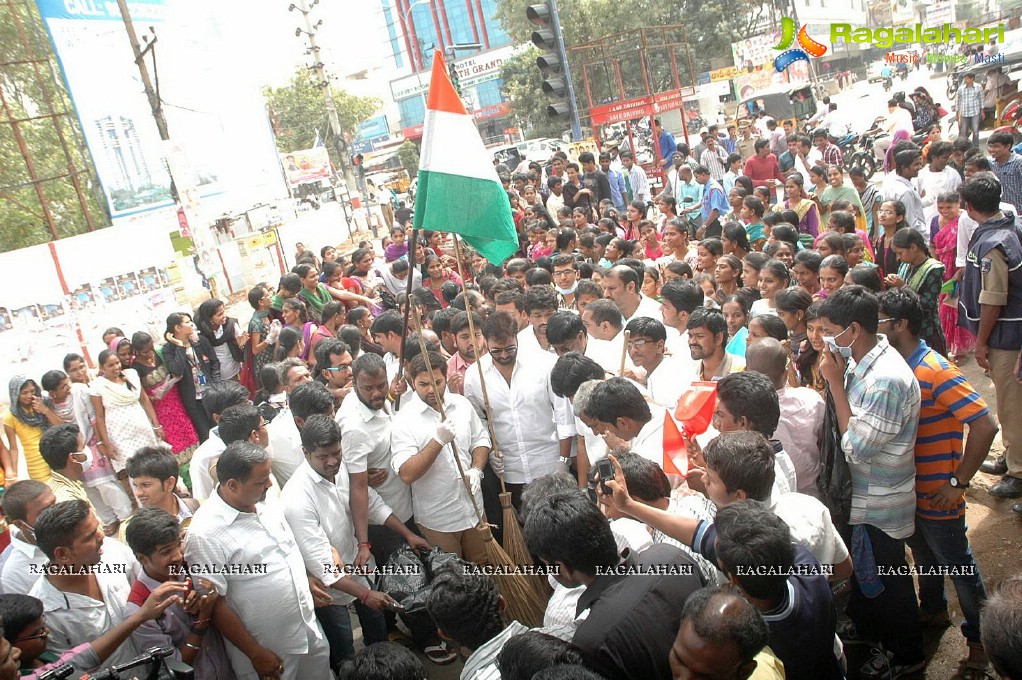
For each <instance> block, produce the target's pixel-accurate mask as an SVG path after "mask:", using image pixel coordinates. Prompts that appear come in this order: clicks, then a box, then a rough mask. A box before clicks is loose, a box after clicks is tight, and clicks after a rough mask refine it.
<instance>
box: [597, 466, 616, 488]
mask: <svg viewBox="0 0 1022 680" xmlns="http://www.w3.org/2000/svg"><path fill="white" fill-rule="evenodd" d="M596 472H597V474H599V475H600V490H601V491H602V492H603V493H604V494H605V495H607V496H610V495H611V494H613V493H614V491H613V489H611V488H610V487H609V486H607V480H608V479H614V464H613V463H611V462H610V459H608V458H604V459H603V460H601V461H597V463H596Z"/></svg>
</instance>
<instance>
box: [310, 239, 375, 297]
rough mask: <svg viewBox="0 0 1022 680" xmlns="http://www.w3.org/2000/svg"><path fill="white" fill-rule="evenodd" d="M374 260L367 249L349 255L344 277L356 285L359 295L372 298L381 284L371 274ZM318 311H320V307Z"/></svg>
mask: <svg viewBox="0 0 1022 680" xmlns="http://www.w3.org/2000/svg"><path fill="white" fill-rule="evenodd" d="M375 260H376V257H375V254H374V253H373V251H372V250H371V249H369V248H359V249H358V250H356V251H355V252H353V253H352V254H351V265H350V266H349V267H348V271H347V272H345V276H347V277H348V278H349V279H351V280H352V281H353V282H354V283H356V284H357V285H358V293H359V294H360V295H365V296H366V297H374V296H375V295H376V288H377V287H378V286H379V285H381V284H382V281H381V280H380V278H379V277H378V276H376V274H375V273H374V272H373V263H374V262H375ZM324 304H325V302H324ZM320 309H322V305H321V306H320Z"/></svg>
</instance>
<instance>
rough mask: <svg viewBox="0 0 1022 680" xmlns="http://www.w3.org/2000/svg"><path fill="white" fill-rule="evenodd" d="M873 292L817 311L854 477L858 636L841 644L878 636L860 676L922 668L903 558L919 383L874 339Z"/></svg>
mask: <svg viewBox="0 0 1022 680" xmlns="http://www.w3.org/2000/svg"><path fill="white" fill-rule="evenodd" d="M878 319H879V309H878V305H877V300H876V298H875V297H874V296H873V294H872V293H870V292H869V291H867V290H866V289H865V288H862V287H861V286H846V287H845V288H842V289H841V290H839V291H837V292H836V293H834V294H833V295H831V296H830V297H829V298H828V299H827V300H826V301H825V302H824V303H823V305H822V306H821V307H820V322H821V326H822V327H823V333H824V341H825V342H826V344H827V349H825V350H824V351H823V360H822V362H821V364H820V372H821V373H822V374H823V377H824V379H825V380H826V381H827V389H828V391H829V392H830V395H831V397H832V398H833V399H834V408H835V411H836V413H837V425H838V429H839V431H840V433H841V448H842V449H843V450H844V453H845V457H846V458H847V460H848V465H849V468H850V470H851V476H852V494H851V495H852V498H851V500H852V511H851V517H850V519H849V522H848V523H849V524H850V525H851V527H852V542H851V544H850V546H849V547H850V549H851V553H852V561H853V576H852V594H851V598H850V599H849V602H848V608H847V613H848V615H849V617H850V618H851V619H852V621H853V622H854V623H855V632H854V633H850V631H846V634H845V635H843V636H842V637H843V639H844V640H845V641H846V643H849V644H855V643H864V642H867V641H876V640H879V642H880V643H881V645H882V647H881V648H880V649H877V650H876V654H875V655H874V656H873V657H872V658H870V660H869V661H867V662H866V664H865V665H864V666H863V667H862V668H861V669H860V671H859V674H860V677H863V678H881V677H893V678H898V677H901V676H902V675H906V674H909V673H914V672H916V671H918V670H920V669H922V668H923V667H924V666H925V664H926V657H925V655H924V653H923V634H922V627H921V626H920V622H919V605H918V603H917V602H916V593H915V586H914V584H913V581H912V576H911V575H910V574H909V572H908V564H907V562H906V561H905V542H906V540H907V539H908V538H910V537H911V536H912V534H913V533H914V532H915V522H914V519H915V510H916V495H915V475H916V469H915V458H914V455H913V453H914V447H915V441H916V430H917V427H918V424H919V384H918V383H917V382H916V379H915V376H914V375H913V374H912V370H911V369H910V368H909V367H908V365H907V364H906V363H905V360H904V359H903V358H902V357H901V355H899V354H898V352H897V350H895V349H894V348H893V347H891V345H890V344H889V343H888V342H887V339H886V338H884V336H878V335H877V326H878V323H877V322H878Z"/></svg>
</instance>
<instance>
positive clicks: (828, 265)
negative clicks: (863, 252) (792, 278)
mask: <svg viewBox="0 0 1022 680" xmlns="http://www.w3.org/2000/svg"><path fill="white" fill-rule="evenodd" d="M847 274H848V262H846V261H845V258H843V257H842V256H840V255H828V256H827V257H825V258H823V262H821V263H820V291H819V292H818V293H817V294H816V297H817V298H819V299H823V298H826V297H829V296H831V295H833V294H834V293H835V292H837V291H838V290H839V289H840V288H841V286H843V285H845V276H846V275H847Z"/></svg>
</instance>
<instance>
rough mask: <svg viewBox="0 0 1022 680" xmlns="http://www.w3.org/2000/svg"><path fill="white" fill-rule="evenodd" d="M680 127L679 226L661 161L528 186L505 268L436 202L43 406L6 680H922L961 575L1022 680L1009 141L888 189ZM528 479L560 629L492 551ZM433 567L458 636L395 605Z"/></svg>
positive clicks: (524, 514) (534, 172)
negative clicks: (982, 372)
mask: <svg viewBox="0 0 1022 680" xmlns="http://www.w3.org/2000/svg"><path fill="white" fill-rule="evenodd" d="M654 132H655V134H657V135H658V136H659V137H660V139H659V148H661V149H663V150H664V151H663V154H662V159H661V161H662V162H661V165H662V167H663V168H664V169H665V170H666V173H665V176H666V181H665V182H664V186H663V191H662V192H659V193H657V194H656V195H655V196H654V195H653V193H652V192H653V188H652V186H651V183H650V181H649V180H648V178H647V176H646V174H645V172H644V171H643V170H642V169H641V168H639V167H638V166H636V165H635V163H634V158H633V157H632V155H631V154H630V153H629V152H623V153H620V154H618V153H616V152H615V151H614V150H608V151H605V152H603V153H600V154H599V155H596V154H593V153H588V152H586V153H582V154H581V155H580V156H579V159H578V161H579V162H578V164H576V163H574V162H569V160H568V158H567V157H566V156H564V155H563V154H560V153H556V154H555V155H554V156H553V158H552V159H551V162H550V164H549V165H547V166H546V167H543V166H541V165H539V164H530V163H523V165H522V166H521V167H518V168H515V169H513V170H512V169H509V168H506V167H498V174H499V175H500V176H501V179H502V180H503V181H504V183H505V185H506V187H507V189H508V197H509V201H510V205H511V209H512V212H513V214H514V218H515V223H516V225H517V228H518V232H519V235H520V251H519V252H518V253H517V254H516V255H515V256H514V257H513V258H511V259H509V260H508V261H506V262H503V263H490V262H487V261H486V260H485V259H484V258H482V257H480V256H479V255H478V254H477V253H475V252H474V251H473V250H472V249H471V248H468V247H462V245H461V244H458V243H456V242H454V241H452V240H451V238H450V237H449V236H448V235H446V234H443V233H441V232H431V231H426V232H422V233H420V232H417V231H413V230H412V229H411V227H410V222H409V218H410V212H409V211H405V212H403V214H401V215H398V216H396V217H397V220H396V222H395V225H394V227H393V229H392V230H391V232H390V234H389V236H387V237H385V238H384V239H383V242H382V243H381V244H380V246H382V247H381V248H380V249H379V250H380V251H379V252H378V250H377V247H376V244H374V243H371V242H364V243H362V244H360V247H359V248H358V249H356V250H355V251H354V252H353V253H351V254H350V255H347V256H344V255H342V254H341V253H340V252H339V251H338V250H337V249H336V248H335V247H333V246H324V247H323V248H322V249H321V250H319V251H318V253H317V252H314V251H310V250H307V249H306V248H305V247H304V246H303V245H302V244H299V247H298V250H297V252H296V253H295V264H294V266H293V268H292V269H291V271H290V272H288V273H287V274H285V275H284V276H282V277H281V278H280V280H279V282H276V283H274V284H272V285H270V284H263V285H257V286H255V287H253V288H252V289H251V290H250V291H248V295H247V301H248V304H249V305H250V307H251V308H252V314H251V317H250V318H249V320H248V321H247V323H246V322H243V321H239V320H238V319H235V318H232V317H230V316H228V307H227V305H225V303H224V302H223V301H221V300H213V299H211V300H207V301H205V302H203V303H202V304H201V305H200V306H199V307H198V309H197V310H195V313H194V315H193V314H190V313H186V312H179V313H174V314H171V315H170V316H169V317H168V318H167V324H166V331H165V333H164V336H163V337H162V338H153V337H151V336H150V335H149V334H147V333H144V332H131V329H128V330H127V331H125V330H122V329H120V328H110V329H108V330H107V331H106V332H105V333H104V334H103V338H102V339H103V343H104V346H105V348H104V350H103V351H102V352H100V353H99V355H98V357H97V361H96V366H95V370H93V369H91V368H90V367H89V366H88V365H87V363H86V360H85V359H84V357H83V356H81V355H79V354H76V353H70V354H68V355H67V356H66V357H65V359H64V362H63V366H61V367H59V368H58V367H54V369H53V370H50V371H47V372H46V373H45V374H43V375H42V376H40V377H39V378H38V379H36V378H34V377H30V376H16V377H15V378H13V379H12V380H11V383H10V400H11V403H10V410H9V413H8V414H7V415H6V416H5V417H4V420H3V422H4V430H5V433H6V440H7V441H6V444H4V443H3V441H2V440H0V460H2V464H3V465H2V466H3V474H4V480H3V489H4V494H3V499H2V500H3V511H4V515H5V517H6V520H7V522H8V523H9V525H10V527H11V535H10V545H9V547H8V548H7V549H6V550H5V551H4V553H3V556H0V561H2V562H3V566H2V572H0V574H2V576H0V586H2V590H3V594H2V595H0V623H2V626H3V640H2V641H0V645H2V646H0V680H3V679H6V678H9V677H15V676H16V675H17V674H18V671H19V668H20V672H21V674H22V675H29V676H31V677H40V676H41V674H42V673H43V672H44V671H46V670H47V669H52V668H54V667H56V666H59V665H61V664H65V663H70V664H72V666H73V667H74V669H75V672H76V673H79V674H80V673H82V672H86V671H90V670H94V669H96V668H107V667H111V666H116V665H118V664H123V663H125V662H127V661H130V660H132V659H134V658H135V657H136V656H137V655H138V654H140V653H143V652H145V651H146V650H148V649H151V648H152V647H154V646H166V647H170V648H171V650H172V652H173V657H174V658H175V659H176V660H178V661H181V662H183V663H185V664H188V665H190V666H192V667H193V668H194V669H195V677H196V678H218V679H224V678H234V677H237V678H256V677H259V678H295V679H301V680H305V679H319V678H329V677H332V673H334V672H337V673H341V674H342V676H343V677H351V678H364V679H370V678H392V679H397V680H402V679H404V678H409V679H412V678H414V679H416V680H419V679H421V678H422V677H425V675H426V671H425V669H424V667H423V662H422V661H420V656H416V655H415V654H413V652H412V651H411V650H418V651H419V652H421V653H422V655H424V656H425V658H426V659H427V660H428V661H427V664H428V663H433V664H446V663H450V662H452V661H453V660H454V659H455V658H456V657H457V656H458V655H461V656H462V657H463V658H464V670H463V671H462V674H461V677H462V678H466V679H467V680H486V679H490V678H500V677H503V678H506V679H508V680H519V679H521V680H529V679H538V680H553V679H555V678H561V679H566V678H577V679H583V678H593V679H598V678H607V679H618V678H634V679H635V680H649V679H650V678H669V677H672V676H673V677H675V678H691V677H713V678H725V677H727V678H731V677H734V678H743V679H744V678H749V677H753V678H784V677H787V678H794V679H796V680H799V679H805V680H821V679H826V678H844V677H859V678H899V677H903V676H907V675H910V674H912V673H916V672H918V671H920V670H921V669H923V668H924V667H925V664H926V656H925V653H924V629H925V628H932V627H937V628H943V627H947V626H949V625H950V624H951V617H950V614H949V608H948V601H947V597H946V592H945V579H944V576H945V575H949V576H950V577H951V582H952V584H953V585H954V588H955V592H956V594H957V597H958V603H959V607H960V609H961V612H962V615H963V619H964V621H963V622H962V626H961V631H962V635H963V636H964V638H965V640H966V642H967V644H968V650H969V651H968V658H967V659H965V661H964V673H965V677H969V678H983V677H992V676H991V674H992V673H993V669H996V671H997V672H998V673H1000V674H1001V676H1002V677H1022V649H1020V648H1019V645H1018V642H1017V631H1018V630H1020V629H1022V619H1020V616H1022V615H1020V612H1022V585H1020V581H1018V580H1009V581H1007V582H1005V583H1004V584H1003V585H1001V587H999V588H998V589H996V590H994V589H991V592H989V593H988V590H987V587H986V585H985V583H984V580H983V578H982V576H981V575H980V571H979V568H978V566H977V561H976V559H975V557H974V555H973V553H972V551H971V548H970V545H969V540H968V535H967V530H966V529H967V527H966V522H965V493H966V490H967V489H968V488H969V486H970V482H971V481H972V479H973V476H974V475H975V474H976V473H977V472H978V471H979V470H980V469H983V470H984V471H986V472H990V473H995V474H1000V475H1002V477H1001V479H1000V481H998V482H997V483H996V484H994V485H993V486H992V487H991V488H990V490H989V492H990V493H991V494H992V495H994V496H1000V497H1007V498H1017V497H1020V496H1022V448H1020V447H1022V430H1020V424H1022V418H1019V411H1018V408H1019V407H1018V404H1019V403H1022V367H1020V362H1019V350H1020V346H1022V273H1020V272H1022V242H1020V234H1022V231H1020V229H1019V226H1018V224H1017V220H1016V216H1017V215H1019V214H1020V210H1019V209H1020V208H1022V205H1020V203H1022V199H1020V195H1022V158H1020V157H1019V156H1018V155H1016V154H1014V153H1013V152H1012V151H1011V148H1010V147H1011V139H1010V138H1008V139H1004V138H1003V136H1002V135H997V134H994V135H992V136H991V137H990V138H989V141H988V144H987V150H988V151H989V153H990V156H991V157H990V158H988V157H986V156H985V155H984V154H983V153H982V151H981V150H979V149H977V148H975V147H972V146H971V145H970V144H969V143H968V142H966V143H965V144H960V143H957V142H956V143H954V144H952V143H949V142H945V141H942V140H935V141H932V142H930V143H929V144H928V145H927V146H926V147H925V148H919V147H918V146H916V145H915V144H913V143H912V142H911V141H899V140H895V141H894V143H893V144H892V145H891V147H890V149H889V151H888V152H887V153H888V155H889V157H890V158H891V171H890V172H889V173H888V175H887V176H886V177H885V178H884V180H883V182H882V183H881V184H880V185H879V186H877V185H874V184H870V183H869V182H867V181H866V180H865V178H864V177H863V175H862V173H856V172H853V173H851V174H850V176H849V177H847V179H846V173H845V171H844V170H843V168H842V162H841V161H842V159H841V152H840V150H839V149H838V148H837V147H836V146H835V145H834V144H833V141H832V140H831V139H830V137H829V136H828V134H827V132H826V130H823V131H822V132H816V133H813V134H812V135H810V136H802V135H800V134H798V133H796V132H795V131H794V130H793V128H792V127H791V124H790V122H782V123H781V124H780V125H779V124H778V122H777V121H774V120H772V119H770V120H765V121H762V125H760V123H756V124H750V125H749V126H745V127H743V128H742V130H741V136H740V137H739V136H738V134H737V133H738V129H737V128H735V129H733V130H731V131H730V133H729V132H728V131H725V132H724V133H722V134H720V135H718V130H716V129H715V128H713V129H707V130H706V131H705V134H704V135H703V136H702V137H703V139H702V141H701V142H700V144H699V145H698V146H697V147H696V148H694V149H689V147H688V146H687V145H685V144H678V143H675V142H674V140H673V138H670V135H669V133H666V132H664V131H663V130H662V129H661V128H659V126H657V127H655V129H654ZM672 145H673V148H672ZM654 205H655V215H654V214H653V210H652V208H653V206H654ZM970 357H974V358H973V359H972V360H974V361H976V362H977V363H978V364H979V365H980V366H981V367H982V368H983V369H986V370H988V371H989V375H990V377H991V379H992V381H993V384H994V389H995V392H996V396H997V410H998V413H997V415H998V418H996V419H995V417H994V414H993V413H992V410H991V409H990V408H989V407H988V406H987V404H986V402H985V401H984V399H983V398H982V396H981V395H980V394H979V392H978V391H977V389H976V388H975V387H974V386H973V385H971V384H970V383H969V381H968V380H967V379H966V378H965V376H964V375H963V373H962V372H961V370H960V368H959V366H960V365H961V364H962V363H963V362H965V361H968V360H970ZM707 394H709V395H711V396H710V401H709V402H705V401H704V400H705V398H706V396H707ZM706 403H709V404H710V408H711V410H712V415H711V414H710V413H709V412H706V411H705V409H703V408H702V407H703V406H705V404H706ZM1012 413H1014V415H1011V414H1012ZM998 421H999V425H998ZM999 428H1000V432H1001V437H1002V442H1003V444H1004V451H1005V453H1004V455H1003V456H1001V457H998V458H996V459H991V460H987V456H988V453H989V452H990V449H991V445H992V443H993V441H994V438H995V435H996V434H997V432H998V429H999ZM22 457H24V468H25V469H26V470H27V474H28V477H29V478H28V479H18V474H19V469H21V467H22V466H21V460H20V459H21V458H22ZM502 489H506V490H507V491H508V492H510V496H511V503H512V505H513V507H514V509H515V510H516V512H517V513H518V517H519V521H520V525H521V535H523V536H524V541H525V544H526V546H527V548H528V552H529V553H530V554H531V557H532V560H533V561H534V565H532V566H536V567H546V568H548V572H549V576H548V577H547V579H546V581H547V586H548V588H546V589H545V590H544V597H546V598H548V603H547V606H546V612H545V615H544V620H543V625H542V626H540V627H535V628H532V629H530V628H529V626H527V625H525V623H523V622H521V621H515V620H509V619H508V618H507V617H506V616H505V611H506V604H507V602H506V600H505V595H508V594H507V593H505V594H504V595H502V594H501V592H500V591H499V590H498V587H497V585H498V583H499V579H500V577H499V576H490V575H487V574H486V573H485V572H484V571H480V570H478V569H474V568H473V565H475V566H488V565H490V560H491V557H490V551H489V550H488V547H487V545H486V534H485V533H484V532H480V531H479V530H478V529H477V527H478V526H479V525H480V524H481V523H488V524H490V525H492V532H493V535H494V537H495V539H496V540H497V541H498V542H499V541H502V540H503V539H504V538H505V536H510V535H512V534H515V535H517V534H518V533H519V532H511V531H509V530H507V529H508V527H505V526H504V522H505V521H515V520H513V519H511V520H507V519H505V517H506V515H505V514H504V513H503V512H502V504H501V499H500V495H501V492H502ZM1012 511H1013V512H1016V513H1020V514H1022V503H1019V504H1015V505H1014V506H1012ZM403 546H408V547H411V548H412V549H414V550H428V549H431V548H439V549H440V550H441V551H443V552H445V553H453V554H454V555H455V556H456V558H457V559H455V560H453V561H451V562H449V563H448V564H447V565H446V566H444V567H443V568H440V569H439V570H438V571H437V572H436V573H434V574H432V583H431V591H430V593H429V595H428V599H427V601H426V605H425V611H411V612H409V611H404V608H403V606H402V604H401V603H400V602H398V601H397V600H395V599H394V598H393V597H392V596H391V595H390V594H388V592H386V590H385V588H383V587H382V586H381V583H380V581H379V580H378V579H377V576H378V575H379V574H380V573H381V572H382V571H384V570H382V569H380V568H381V567H383V566H385V565H387V564H389V563H390V561H391V560H392V558H393V557H394V555H395V554H396V552H397V551H398V549H399V548H401V547H403ZM907 550H911V553H912V564H913V565H914V566H915V571H914V572H913V571H912V570H909V568H908V566H909V562H908V559H907ZM979 557H980V562H982V555H980V556H979ZM490 566H492V565H490ZM838 605H842V606H841V607H840V609H841V610H840V611H839V606H838ZM352 613H354V614H355V615H356V616H357V618H358V623H359V626H360V628H361V637H362V640H363V642H364V647H363V648H362V649H360V650H358V651H357V652H356V645H355V638H354V634H353V623H352V619H351V616H352ZM399 622H400V625H399ZM864 644H868V645H870V646H871V647H872V652H870V653H869V654H867V655H866V656H865V657H864V658H865V663H864V664H863V665H862V666H861V667H855V668H853V667H849V661H848V660H849V655H848V651H849V649H850V648H851V647H853V646H856V645H864Z"/></svg>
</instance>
